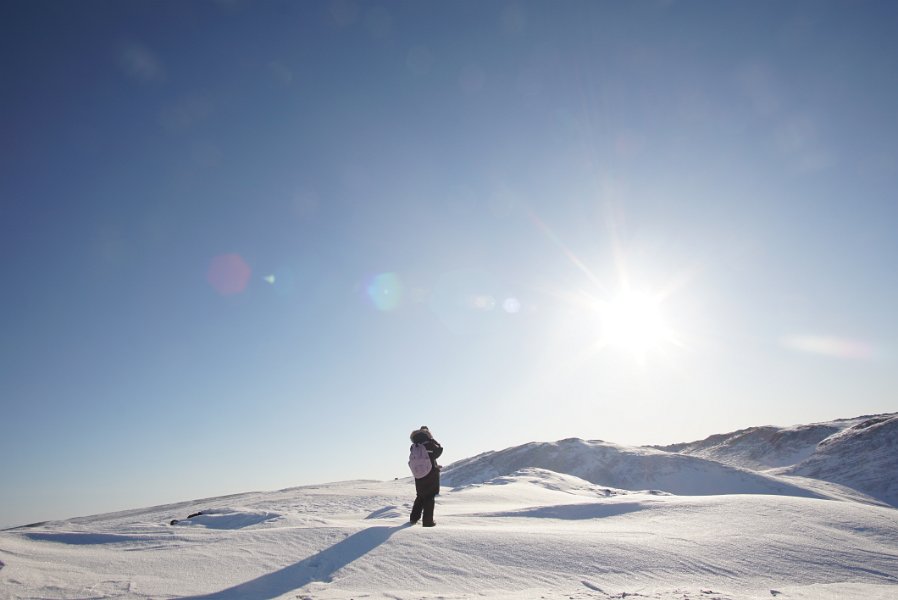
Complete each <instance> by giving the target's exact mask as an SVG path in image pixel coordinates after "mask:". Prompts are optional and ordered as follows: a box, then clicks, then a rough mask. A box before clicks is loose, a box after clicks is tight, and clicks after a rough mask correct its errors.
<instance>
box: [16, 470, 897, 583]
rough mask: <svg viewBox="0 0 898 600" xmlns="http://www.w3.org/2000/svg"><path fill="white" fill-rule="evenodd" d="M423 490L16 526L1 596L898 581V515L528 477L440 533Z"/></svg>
mask: <svg viewBox="0 0 898 600" xmlns="http://www.w3.org/2000/svg"><path fill="white" fill-rule="evenodd" d="M413 490H414V486H413V485H412V483H411V481H410V480H400V481H390V482H364V481H362V482H358V481H357V482H346V483H337V484H328V485H320V486H310V487H302V488H294V489H288V490H282V491H279V492H269V493H251V494H241V495H237V496H230V497H226V498H219V499H207V500H203V501H200V502H195V503H182V504H177V505H169V506H162V507H155V508H149V509H143V510H134V511H128V512H125V513H117V514H112V515H99V516H95V517H87V518H81V519H74V520H71V521H62V522H54V523H47V524H44V525H41V526H37V527H30V528H19V529H16V530H12V531H5V532H0V598H10V599H11V598H22V599H24V598H44V599H60V598H134V599H149V598H153V599H163V598H189V599H209V600H211V599H217V600H224V599H237V598H247V599H249V598H252V599H266V598H284V599H286V598H290V599H292V600H296V599H300V600H309V599H313V598H314V599H316V600H318V599H340V600H348V599H350V598H381V599H383V598H392V599H398V600H406V599H408V600H410V599H432V598H445V599H456V600H457V599H473V598H499V599H505V600H510V599H512V598H514V599H520V598H524V599H527V598H545V599H562V598H565V599H571V598H573V599H579V600H585V599H603V600H606V599H612V598H618V599H620V598H651V599H656V600H674V599H676V600H698V599H700V598H701V599H717V600H736V599H740V600H741V599H760V598H771V597H776V598H779V599H785V600H793V599H804V600H812V599H813V600H835V599H839V600H844V599H846V598H847V599H853V598H856V599H861V598H863V599H874V600H875V599H879V600H886V599H887V598H889V599H890V598H893V597H894V592H895V589H896V585H898V520H896V519H895V510H894V509H892V508H884V507H879V506H872V505H869V504H860V503H856V502H850V501H846V502H833V501H827V500H820V499H814V498H797V497H789V496H771V495H722V496H690V497H682V496H673V495H668V494H658V493H643V492H629V491H623V490H615V489H611V488H605V487H602V486H597V485H595V484H592V483H589V482H587V481H585V480H582V479H579V478H576V477H574V476H572V475H567V474H559V473H553V472H550V471H546V470H540V469H527V470H523V471H521V472H518V473H513V474H509V475H506V476H501V477H496V478H492V479H488V480H485V481H482V482H480V483H478V484H472V485H466V486H462V487H458V488H456V489H451V490H450V489H449V488H445V489H444V491H443V494H442V495H441V496H440V497H439V499H438V501H437V512H436V515H437V522H438V525H437V527H436V528H434V529H424V528H421V527H409V525H408V523H407V518H408V517H407V515H408V511H409V505H410V501H411V500H412V497H413V495H414V492H413ZM194 512H202V513H203V514H202V515H198V516H195V517H193V518H190V519H187V518H186V517H187V516H188V514H192V513H194ZM175 519H177V520H180V522H179V523H178V524H176V525H170V524H169V523H170V522H171V521H172V520H175Z"/></svg>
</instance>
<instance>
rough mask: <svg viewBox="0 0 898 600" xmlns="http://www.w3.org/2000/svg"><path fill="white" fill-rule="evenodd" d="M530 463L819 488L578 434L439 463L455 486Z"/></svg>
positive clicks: (657, 479) (587, 471) (635, 483)
mask: <svg viewBox="0 0 898 600" xmlns="http://www.w3.org/2000/svg"><path fill="white" fill-rule="evenodd" d="M532 467H537V468H541V469H547V470H549V471H554V472H557V473H567V474H570V475H574V476H576V477H579V478H581V479H584V480H586V481H589V482H592V483H594V484H597V485H605V486H611V487H614V488H621V489H626V490H660V491H664V492H668V493H672V494H678V495H689V496H692V495H717V494H777V495H790V496H803V497H815V498H819V497H822V496H821V494H820V493H819V491H814V490H810V489H807V488H805V487H802V486H800V485H798V484H796V483H795V482H794V481H786V480H783V479H780V478H777V477H774V476H772V475H768V474H765V473H758V472H754V471H751V470H748V469H742V468H739V467H735V466H731V465H725V464H722V463H719V462H716V461H712V460H708V459H704V458H700V457H695V456H689V455H682V454H675V453H671V452H664V451H662V450H656V449H653V448H633V447H626V446H620V445H617V444H609V443H607V442H602V441H596V440H592V441H587V440H580V439H567V440H561V441H559V442H541V443H540V442H532V443H529V444H524V445H523V446H516V447H513V448H508V449H506V450H501V451H498V452H486V453H484V454H480V455H478V456H475V457H473V458H469V459H465V460H461V461H458V462H455V463H453V464H451V465H449V466H448V467H447V468H446V469H444V472H443V482H444V483H445V484H446V485H450V486H453V487H456V488H460V487H464V486H468V485H472V484H479V483H483V482H485V481H489V480H491V479H494V478H496V477H502V476H508V475H510V474H513V473H515V472H517V471H519V470H521V469H525V468H532Z"/></svg>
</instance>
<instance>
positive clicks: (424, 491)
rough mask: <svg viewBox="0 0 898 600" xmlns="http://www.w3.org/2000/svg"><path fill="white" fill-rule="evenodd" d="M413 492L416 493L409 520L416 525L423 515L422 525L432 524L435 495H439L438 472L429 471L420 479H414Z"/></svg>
mask: <svg viewBox="0 0 898 600" xmlns="http://www.w3.org/2000/svg"><path fill="white" fill-rule="evenodd" d="M415 491H416V492H417V493H418V495H417V497H415V503H414V505H412V514H411V516H410V517H409V520H410V521H411V522H412V523H416V522H417V521H418V519H420V518H421V513H422V512H423V513H424V523H425V524H430V523H433V508H434V504H435V503H436V502H435V499H436V495H437V494H439V493H440V471H439V470H438V469H431V470H430V473H428V474H427V475H425V476H424V477H422V478H421V479H415Z"/></svg>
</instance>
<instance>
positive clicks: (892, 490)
mask: <svg viewBox="0 0 898 600" xmlns="http://www.w3.org/2000/svg"><path fill="white" fill-rule="evenodd" d="M780 472H781V473H783V474H790V475H801V476H804V477H812V478H814V479H820V480H823V481H832V482H835V483H839V484H842V485H845V486H848V487H850V488H853V489H855V490H859V491H862V492H864V493H865V494H868V495H870V496H873V497H874V498H877V499H879V500H882V501H883V502H887V503H888V504H891V505H892V506H898V415H881V416H877V417H872V418H869V419H865V420H863V421H861V422H860V423H855V424H853V425H852V426H851V427H847V428H845V429H843V430H841V431H839V432H837V433H835V434H833V435H831V436H829V437H827V438H826V439H824V440H823V441H821V442H820V443H819V444H818V445H817V448H816V451H815V452H814V453H813V454H812V455H811V456H810V457H808V458H807V459H805V460H803V461H801V462H799V463H798V464H796V465H794V466H792V467H788V468H786V469H782V470H781V471H780Z"/></svg>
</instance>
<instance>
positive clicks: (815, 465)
mask: <svg viewBox="0 0 898 600" xmlns="http://www.w3.org/2000/svg"><path fill="white" fill-rule="evenodd" d="M896 419H898V413H892V414H883V415H872V416H864V417H857V418H854V419H840V420H837V421H830V422H828V423H815V424H812V425H799V426H795V427H770V426H767V427H752V428H750V429H743V430H740V431H734V432H732V433H726V434H720V435H713V436H710V437H708V438H706V439H704V440H700V441H697V442H690V443H686V444H673V445H670V446H658V447H655V448H657V449H659V450H665V451H668V452H675V453H678V454H682V455H689V456H698V457H702V458H707V459H710V460H716V461H720V462H722V463H726V464H729V465H732V466H739V467H744V468H749V469H757V470H763V471H764V472H765V473H766V474H768V475H797V476H802V477H810V478H813V479H816V480H820V481H823V482H830V483H835V484H839V485H842V486H847V487H848V488H850V489H851V490H854V491H856V492H858V493H859V494H862V495H866V496H868V497H870V498H874V499H878V500H880V501H883V502H886V503H888V504H891V505H892V506H898V482H896V477H895V473H898V426H896Z"/></svg>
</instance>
